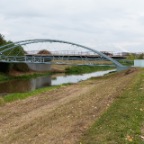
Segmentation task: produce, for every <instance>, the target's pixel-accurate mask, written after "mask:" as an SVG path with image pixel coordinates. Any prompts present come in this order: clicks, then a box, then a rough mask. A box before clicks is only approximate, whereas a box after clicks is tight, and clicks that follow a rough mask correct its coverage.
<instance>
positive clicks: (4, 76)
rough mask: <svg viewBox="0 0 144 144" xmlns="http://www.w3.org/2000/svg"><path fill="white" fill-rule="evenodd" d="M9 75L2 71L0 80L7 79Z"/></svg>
mask: <svg viewBox="0 0 144 144" xmlns="http://www.w3.org/2000/svg"><path fill="white" fill-rule="evenodd" d="M9 78H10V77H9V76H8V75H6V74H3V73H0V82H1V81H7V80H9Z"/></svg>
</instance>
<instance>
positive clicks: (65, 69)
mask: <svg viewBox="0 0 144 144" xmlns="http://www.w3.org/2000/svg"><path fill="white" fill-rule="evenodd" d="M110 69H113V67H111V66H68V65H54V66H52V69H51V71H47V72H35V71H28V72H20V71H14V70H13V71H10V72H9V73H0V83H1V82H4V81H9V80H15V79H31V78H36V77H39V76H45V75H52V74H55V73H66V74H84V73H90V72H94V71H102V70H110Z"/></svg>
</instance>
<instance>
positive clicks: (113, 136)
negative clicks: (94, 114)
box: [80, 71, 144, 144]
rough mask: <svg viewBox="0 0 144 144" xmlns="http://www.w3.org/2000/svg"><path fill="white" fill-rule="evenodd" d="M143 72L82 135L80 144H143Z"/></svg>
mask: <svg viewBox="0 0 144 144" xmlns="http://www.w3.org/2000/svg"><path fill="white" fill-rule="evenodd" d="M143 122H144V71H142V72H141V73H140V74H138V75H137V76H136V78H134V81H132V83H131V85H130V86H129V88H128V89H127V90H125V91H124V92H123V94H122V95H121V96H120V97H118V98H117V100H116V101H115V102H114V103H113V104H112V106H111V107H110V108H109V109H108V110H107V112H105V113H104V114H103V115H102V116H101V117H100V118H99V120H98V121H96V122H95V123H94V124H93V125H92V127H91V128H90V129H89V130H88V131H87V132H86V133H85V134H84V135H83V137H82V139H81V141H80V143H81V144H116V143H117V144H144V141H142V139H141V138H140V136H141V135H142V134H141V129H142V125H143V124H144V123H143Z"/></svg>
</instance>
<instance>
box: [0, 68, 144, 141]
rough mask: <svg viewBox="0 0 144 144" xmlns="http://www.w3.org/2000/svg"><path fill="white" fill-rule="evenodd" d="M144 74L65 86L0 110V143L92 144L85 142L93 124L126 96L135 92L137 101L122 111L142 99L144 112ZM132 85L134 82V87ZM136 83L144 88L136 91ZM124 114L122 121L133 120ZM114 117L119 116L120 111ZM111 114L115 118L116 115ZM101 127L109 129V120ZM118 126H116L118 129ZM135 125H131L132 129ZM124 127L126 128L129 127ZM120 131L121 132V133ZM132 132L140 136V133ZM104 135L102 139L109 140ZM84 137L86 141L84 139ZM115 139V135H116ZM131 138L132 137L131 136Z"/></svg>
mask: <svg viewBox="0 0 144 144" xmlns="http://www.w3.org/2000/svg"><path fill="white" fill-rule="evenodd" d="M143 72H144V70H136V69H132V70H128V71H125V72H120V73H112V74H109V75H106V76H104V77H99V78H91V79H89V80H87V81H83V82H80V83H78V84H72V85H64V86H62V87H59V88H58V89H57V88H56V89H53V90H51V91H45V92H42V93H39V94H35V95H34V96H33V97H29V98H26V99H23V100H19V101H15V102H11V103H7V104H5V105H3V106H1V107H0V118H1V119H0V143H2V144H9V143H21V144H23V143H24V144H25V143H36V144H39V143H50V144H54V143H57V144H61V143H63V144H68V143H70V144H75V143H77V142H78V143H80V142H81V143H90V142H91V141H86V139H89V138H91V135H89V131H91V130H89V129H90V127H93V124H94V123H95V122H97V121H98V120H100V119H101V118H102V117H103V114H104V115H105V113H106V111H109V109H114V108H113V105H116V104H115V103H117V104H118V102H117V101H119V100H120V99H121V100H124V101H125V100H126V99H125V98H124V96H123V94H125V96H127V94H129V93H131V90H132V92H133V90H135V94H136V95H135V98H134V97H133V98H134V100H133V101H125V103H123V104H124V106H123V107H125V106H126V107H128V106H129V105H132V104H131V103H133V104H134V105H135V103H136V104H137V105H139V103H140V101H137V100H138V99H139V100H141V103H140V104H141V105H140V106H141V109H140V112H143V107H142V104H143V101H142V99H143V98H142V97H141V96H140V94H142V92H143V89H142V88H143V85H141V84H143V82H142V81H143ZM141 80H142V81H141ZM132 81H134V83H133V84H132ZM136 81H137V82H141V84H140V85H137V87H133V86H136V84H138V83H137V82H136ZM135 82H136V83H135ZM127 90H128V91H127ZM136 92H138V93H136ZM121 96H122V97H121ZM128 97H130V96H128ZM119 102H122V101H119ZM111 105H112V108H111ZM138 108H139V107H137V110H138ZM130 109H132V111H133V107H130ZM123 112H125V115H123V116H122V119H127V118H129V117H130V114H129V111H123ZM133 112H134V113H135V112H136V111H133ZM138 112H139V111H138ZM114 113H117V111H115V112H114ZM109 114H110V116H111V118H112V116H113V113H109ZM135 115H136V116H134V115H133V117H134V118H137V116H139V115H137V113H135ZM140 115H141V113H140ZM112 119H114V118H112ZM140 119H141V121H137V122H138V123H139V122H140V123H139V126H141V125H142V120H143V118H142V117H141V118H140ZM128 120H129V119H128ZM102 123H105V124H106V125H107V120H106V121H105V119H103V121H102V120H101V124H102ZM118 124H119V123H117V124H116V125H115V126H116V127H117V125H118ZM133 124H134V123H133V122H131V124H130V125H133ZM96 127H97V126H96ZM123 127H125V128H127V125H124V126H123ZM123 127H121V129H123ZM129 128H131V127H129ZM109 129H110V127H109ZM121 129H120V130H119V132H121ZM141 129H142V130H143V127H142V126H141ZM111 130H113V128H112V129H111ZM128 130H130V129H127V134H129V131H128ZM132 130H133V131H136V132H137V129H136V130H134V129H132ZM103 131H105V129H103ZM90 134H91V133H90ZM92 134H94V133H92ZM105 134H106V133H104V134H102V135H103V137H106V135H105ZM119 134H120V133H119ZM124 134H126V132H125V133H124ZM139 134H140V133H139ZM82 135H84V136H87V137H83V138H82ZM102 135H101V136H102ZM113 135H115V132H114V133H113ZM140 135H142V134H140ZM119 136H121V135H119ZM126 136H127V135H126ZM128 136H130V137H131V135H128ZM94 137H97V135H95V134H94V135H92V138H94ZM124 138H125V136H124ZM124 138H123V139H124ZM126 138H127V137H126ZM128 138H129V137H128ZM112 139H113V137H112ZM89 140H90V139H89ZM92 140H94V139H92ZM92 142H93V141H92ZM107 142H108V141H106V143H107ZM126 142H127V141H126Z"/></svg>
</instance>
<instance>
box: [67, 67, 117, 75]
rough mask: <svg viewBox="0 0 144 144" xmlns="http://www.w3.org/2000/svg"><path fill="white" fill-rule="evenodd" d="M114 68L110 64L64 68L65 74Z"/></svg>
mask: <svg viewBox="0 0 144 144" xmlns="http://www.w3.org/2000/svg"><path fill="white" fill-rule="evenodd" d="M110 69H114V67H111V66H72V67H68V68H66V73H67V74H83V73H91V72H95V71H104V70H110Z"/></svg>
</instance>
